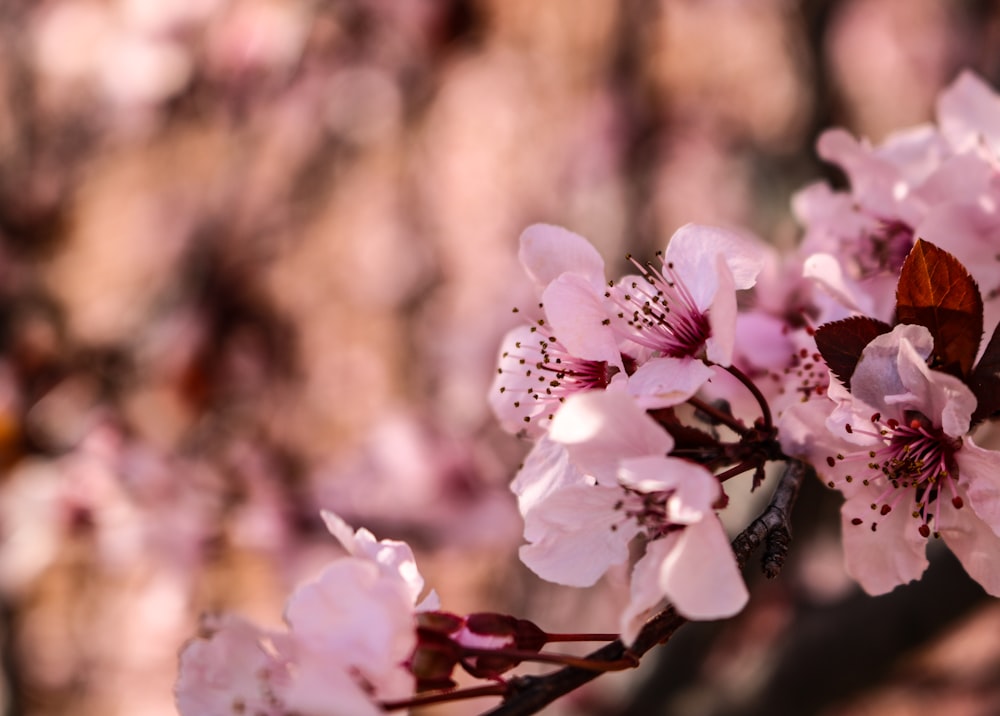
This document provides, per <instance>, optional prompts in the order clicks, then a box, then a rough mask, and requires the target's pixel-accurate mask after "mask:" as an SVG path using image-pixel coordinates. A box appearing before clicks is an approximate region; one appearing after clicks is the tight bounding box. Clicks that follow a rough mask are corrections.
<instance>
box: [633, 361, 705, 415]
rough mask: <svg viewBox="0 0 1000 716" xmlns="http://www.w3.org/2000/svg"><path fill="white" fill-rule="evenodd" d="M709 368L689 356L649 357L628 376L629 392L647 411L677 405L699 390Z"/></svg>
mask: <svg viewBox="0 0 1000 716" xmlns="http://www.w3.org/2000/svg"><path fill="white" fill-rule="evenodd" d="M711 377H712V369H711V368H709V367H708V366H707V365H705V364H704V363H703V362H701V361H700V360H695V359H692V358H670V357H666V356H664V357H660V358H652V359H651V360H649V361H647V362H646V363H644V364H643V365H641V366H639V369H638V370H636V371H635V373H633V374H632V375H631V376H629V379H628V392H629V394H630V395H632V396H633V397H634V398H635V400H636V402H637V403H638V404H639V406H640V407H642V408H645V409H646V410H651V409H653V408H667V407H670V406H672V405H678V404H679V403H683V402H684V401H685V400H687V399H688V398H690V397H691V396H692V395H694V394H695V393H697V392H698V390H699V389H700V388H701V387H702V386H703V385H704V384H705V382H706V381H707V380H708V379H709V378H711Z"/></svg>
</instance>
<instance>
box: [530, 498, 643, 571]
mask: <svg viewBox="0 0 1000 716" xmlns="http://www.w3.org/2000/svg"><path fill="white" fill-rule="evenodd" d="M621 494H622V493H621V490H620V489H618V488H613V487H602V486H600V485H575V486H570V487H566V488H563V489H561V490H558V491H556V492H553V493H551V494H549V495H548V496H547V497H546V499H545V500H544V501H542V502H540V503H537V504H536V505H535V506H534V508H533V509H532V510H531V511H530V512H529V513H527V514H526V515H525V530H524V533H525V538H527V539H529V540H530V541H531V542H532V544H528V545H524V546H523V547H521V549H520V556H521V561H522V562H524V563H525V564H526V565H527V566H528V567H529V568H530V569H531V570H532V571H533V572H535V574H537V575H538V576H539V577H541V578H542V579H546V580H548V581H550V582H556V583H558V584H566V585H569V586H572V587H589V586H590V585H592V584H593V583H594V582H596V581H597V580H598V579H599V578H600V576H601V575H602V574H604V572H606V571H607V569H608V567H610V566H611V565H612V564H621V563H622V562H624V561H625V560H626V559H628V543H629V541H630V540H631V539H632V538H633V537H634V536H635V534H636V532H637V530H638V526H637V525H636V524H635V521H634V520H629V519H625V517H624V515H623V514H622V513H621V512H620V511H618V510H615V503H616V502H617V501H618V500H619V499H620V498H621Z"/></svg>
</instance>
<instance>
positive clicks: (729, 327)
mask: <svg viewBox="0 0 1000 716" xmlns="http://www.w3.org/2000/svg"><path fill="white" fill-rule="evenodd" d="M726 262H727V258H726V256H725V255H721V254H720V255H719V256H717V257H716V259H715V264H716V274H717V276H718V279H719V287H718V289H717V290H716V292H715V296H713V297H712V306H711V308H709V310H708V321H709V324H710V325H711V327H712V333H711V335H710V336H709V337H708V340H707V341H705V355H706V356H707V357H708V359H709V360H710V361H712V362H713V363H718V364H719V365H721V366H728V365H730V364H731V363H732V362H733V347H734V345H735V343H736V284H735V283H734V279H733V274H732V272H730V270H729V266H728V265H727V263H726Z"/></svg>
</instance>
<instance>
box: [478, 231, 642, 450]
mask: <svg viewBox="0 0 1000 716" xmlns="http://www.w3.org/2000/svg"><path fill="white" fill-rule="evenodd" d="M518 256H519V258H520V260H521V265H522V266H523V267H524V270H525V272H526V273H527V274H528V276H529V277H531V279H532V280H533V281H534V283H535V286H536V288H537V290H538V294H539V297H540V299H541V301H540V303H539V304H538V306H537V308H531V309H529V310H526V311H524V314H525V317H526V318H527V319H528V320H529V321H530V323H528V324H526V325H522V326H518V327H516V328H514V329H513V330H511V331H510V332H508V333H507V335H506V336H505V337H504V339H503V342H502V344H501V350H500V359H499V367H498V369H497V375H496V377H495V379H494V381H493V385H492V387H491V388H490V393H489V396H490V404H491V406H492V407H493V411H494V413H496V415H497V418H498V419H499V420H500V424H501V425H502V426H503V427H504V428H505V429H506V430H508V431H510V432H514V433H520V434H524V435H529V436H532V437H538V436H539V435H541V434H542V433H543V432H544V431H545V429H546V427H547V425H548V423H549V421H551V419H552V417H553V415H554V414H555V411H556V409H557V408H558V407H559V404H560V402H561V401H562V400H563V399H564V398H565V397H566V396H568V395H572V394H573V393H576V392H580V391H585V390H594V389H603V388H605V387H606V386H608V385H609V384H610V383H611V381H612V380H613V379H614V378H615V376H617V375H623V372H624V364H623V363H622V356H621V352H620V351H619V348H618V339H617V338H616V336H615V333H614V331H613V330H612V329H611V326H610V323H611V321H610V318H609V317H610V315H611V314H610V311H611V308H612V307H611V306H610V304H609V302H608V301H607V300H606V298H605V297H604V293H605V289H606V287H605V283H604V259H602V258H601V255H600V254H599V253H598V252H597V250H596V249H595V248H594V247H593V246H592V245H591V244H590V242H588V241H587V240H586V239H584V238H583V237H582V236H578V235H577V234H574V233H573V232H571V231H568V230H566V229H563V228H560V227H557V226H549V225H544V224H536V225H534V226H530V227H528V228H527V229H525V231H524V232H523V233H522V234H521V238H520V250H519V253H518Z"/></svg>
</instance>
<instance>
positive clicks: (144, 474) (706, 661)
mask: <svg viewBox="0 0 1000 716" xmlns="http://www.w3.org/2000/svg"><path fill="white" fill-rule="evenodd" d="M962 67H970V68H972V69H974V70H977V71H978V72H980V73H981V74H982V75H983V76H984V77H985V78H986V79H987V80H988V81H990V82H992V83H993V84H994V86H996V81H997V80H998V79H1000V6H997V5H996V4H995V3H990V2H973V1H972V0H967V1H963V2H946V1H945V0H840V1H838V0H827V1H822V0H812V1H807V2H792V1H791V0H752V1H749V2H747V1H745V0H659V1H657V0H627V1H626V2H622V3H588V4H580V3H577V2H573V0H549V1H548V2H545V3H538V2H533V1H529V0H479V1H476V2H461V1H459V0H343V1H340V2H329V3H315V2H305V0H299V1H295V0H285V1H281V0H273V1H268V0H232V1H228V0H174V1H173V2H155V1H153V0H117V1H116V0H103V1H102V0H49V1H47V2H25V1H23V0H5V1H4V2H0V460H2V465H3V473H2V482H0V537H2V542H0V637H2V643H3V649H2V652H0V660H2V665H3V683H2V685H0V686H2V688H0V704H3V708H4V709H5V712H6V713H7V714H31V715H39V716H40V715H43V714H44V715H46V716H49V715H52V716H61V715H69V714H73V715H74V716H78V715H90V714H101V715H105V716H116V715H118V714H121V715H125V714H129V715H130V716H134V715H138V714H142V715H144V716H146V715H149V716H159V715H160V714H173V713H175V709H174V706H173V698H172V693H171V688H172V684H173V680H174V678H175V672H176V653H177V650H178V648H179V647H180V646H181V645H182V644H183V643H184V641H185V640H186V639H188V638H190V637H191V636H192V635H194V634H195V633H196V631H197V625H198V617H199V615H200V614H202V613H204V612H206V611H217V610H234V611H238V612H240V613H242V614H244V615H246V616H248V617H250V618H253V619H255V620H258V621H259V622H261V623H263V624H269V625H274V624H279V623H280V619H281V605H282V603H283V601H284V599H285V597H286V595H287V594H288V592H289V591H290V590H291V589H292V588H293V587H294V585H295V584H296V583H298V582H299V581H301V580H303V579H306V578H308V577H310V576H312V575H314V574H315V573H316V572H317V571H318V569H319V568H320V566H321V565H322V564H323V563H324V561H325V560H328V559H330V558H331V557H333V556H335V555H336V554H337V552H336V550H335V549H334V547H333V542H334V540H332V538H330V537H329V535H327V534H326V533H325V532H324V530H323V527H322V523H321V521H320V519H319V514H318V513H319V510H320V509H321V508H328V509H332V510H335V511H337V512H339V513H341V514H342V515H343V516H344V517H345V519H347V520H348V521H349V522H352V523H353V524H355V525H356V526H361V525H364V526H367V527H369V528H370V529H372V530H373V531H374V532H375V533H376V534H377V535H378V536H380V537H393V538H404V539H407V540H409V541H410V542H411V543H412V544H413V545H414V547H415V549H417V550H418V559H419V561H420V565H421V567H422V569H423V571H424V573H425V575H426V576H427V577H428V580H429V581H430V583H431V584H432V585H434V586H435V587H436V589H437V590H438V592H439V593H440V594H441V596H442V599H443V602H444V606H445V607H446V608H448V609H450V610H453V611H456V612H463V611H474V610H486V609H491V610H499V611H509V612H513V613H515V614H517V615H519V616H523V617H527V618H531V619H534V620H536V621H537V622H538V623H539V624H540V625H541V626H543V627H544V628H546V629H549V630H551V631H570V630H576V631H579V630H588V629H590V630H595V631H608V630H609V629H610V628H612V627H611V625H613V624H615V623H616V622H617V612H616V610H617V609H618V608H619V607H620V606H621V604H622V603H623V601H624V589H625V583H624V576H623V575H618V577H617V578H615V577H614V576H612V577H611V578H609V579H607V580H605V582H604V583H602V584H601V585H600V586H599V587H597V588H595V589H594V590H589V591H580V590H571V589H564V588H557V587H554V586H551V585H546V584H544V583H542V582H540V581H539V580H537V579H536V578H534V577H533V576H532V575H531V574H530V573H528V572H527V570H526V569H525V568H523V567H522V566H520V565H519V563H518V562H517V558H516V548H517V545H518V544H519V543H520V533H521V525H520V522H519V517H518V515H517V511H516V507H515V504H514V501H513V497H512V496H511V495H510V494H509V493H508V491H507V483H508V482H509V480H510V477H511V476H512V474H513V472H514V470H515V469H516V466H517V464H518V461H519V460H520V459H521V457H522V456H523V454H524V452H525V450H526V447H527V446H526V444H524V443H522V442H520V441H518V440H516V439H515V438H512V437H509V436H507V435H504V434H503V433H502V432H501V431H500V430H499V428H497V427H496V426H495V425H494V422H493V420H492V417H491V415H490V413H489V409H488V406H487V403H486V397H485V396H486V391H487V388H488V386H489V381H490V379H491V377H492V372H493V370H494V360H495V356H496V350H497V346H498V343H499V339H500V336H501V335H502V334H503V332H504V331H505V330H506V329H507V328H509V327H510V326H511V325H513V323H514V320H515V317H514V316H512V315H511V307H512V306H514V305H517V304H518V303H523V302H524V301H526V300H530V299H529V296H530V290H529V285H528V282H527V279H526V278H525V277H524V276H523V275H522V272H521V269H520V266H519V265H518V263H517V257H516V252H517V237H518V235H519V233H520V231H521V230H522V229H523V228H524V227H526V226H527V225H529V224H530V223H533V222H537V221H545V222H550V223H557V224H562V225H565V226H567V227H569V228H571V229H573V230H575V231H577V232H579V233H581V234H583V235H585V236H587V237H588V238H590V239H591V240H592V241H593V242H594V243H595V244H596V245H597V246H598V247H599V248H600V249H601V250H602V252H603V253H604V255H605V257H606V258H607V261H608V265H609V269H610V270H611V271H612V272H615V271H617V270H618V269H620V268H622V267H623V265H624V254H625V252H626V251H633V252H636V253H637V254H638V255H652V253H653V251H655V250H657V249H658V248H662V246H663V244H664V243H665V241H666V240H667V238H668V237H669V236H670V234H671V233H672V232H673V231H674V230H675V229H676V228H677V227H679V226H680V225H682V224H684V223H687V222H690V221H693V222H702V223H716V224H723V225H731V226H743V227H747V228H749V229H751V230H753V231H755V232H756V233H758V234H759V235H760V236H762V237H763V238H765V239H767V240H769V241H771V242H773V243H775V244H776V245H778V246H781V247H784V248H788V247H791V246H793V245H794V244H795V241H796V239H797V236H798V228H797V227H796V226H795V224H794V222H793V221H792V219H791V216H790V212H789V198H790V196H791V193H792V192H793V191H794V190H795V189H797V188H798V187H800V186H801V185H803V184H804V183H805V182H807V181H811V180H814V179H816V178H818V177H822V176H824V172H827V173H828V174H829V172H830V170H829V168H824V167H822V166H820V165H819V164H818V162H817V160H816V158H815V155H814V153H813V151H812V145H813V142H814V140H815V138H816V136H817V134H818V132H820V131H821V130H822V129H823V128H825V127H828V126H832V125H841V126H845V127H847V128H848V129H849V130H850V131H852V132H854V133H856V134H859V135H861V136H865V137H868V138H869V139H871V140H872V141H873V142H877V141H879V140H881V139H882V138H884V137H885V136H886V135H887V134H888V133H890V132H891V131H893V130H895V129H899V128H903V127H906V126H909V125H913V124H916V123H920V122H923V121H927V120H929V119H930V117H931V111H932V107H933V100H934V96H935V94H936V93H937V92H938V91H939V90H940V88H941V87H943V86H944V85H945V84H947V83H948V82H949V81H950V80H951V79H952V78H953V77H954V76H955V74H956V73H957V72H958V70H959V69H960V68H962ZM830 176H831V177H832V174H830ZM832 178H833V179H836V177H832ZM836 509H837V503H836V498H835V497H831V496H830V495H827V494H824V493H822V492H821V491H820V490H814V491H807V494H806V495H804V497H803V502H802V504H801V505H800V509H799V512H800V514H799V518H800V520H801V521H802V523H803V524H802V527H801V529H800V530H799V539H798V541H797V542H796V544H795V546H794V548H793V549H794V550H795V553H796V554H797V555H798V558H797V559H793V561H792V564H790V566H789V569H788V570H787V571H786V574H785V575H784V576H783V578H782V579H781V580H779V581H778V582H776V583H769V584H757V585H753V586H752V588H751V589H752V591H753V592H754V594H755V596H754V599H753V601H752V603H751V606H750V608H749V609H748V610H747V612H746V613H744V614H743V615H741V616H740V617H738V618H737V619H736V620H734V621H732V622H731V623H728V624H725V625H698V626H693V627H691V628H690V629H689V630H686V631H684V632H682V634H681V636H679V638H678V640H677V643H676V644H671V646H670V648H669V649H667V650H663V651H664V654H663V655H662V658H659V659H656V658H650V659H647V663H645V664H644V665H643V667H642V668H641V669H640V670H638V671H637V672H633V673H629V674H619V675H611V676H607V677H603V678H602V679H600V680H598V681H597V682H595V683H594V684H593V685H591V686H590V687H588V688H587V689H585V690H583V691H581V692H580V693H578V694H574V695H572V696H570V697H568V698H567V699H564V701H563V702H562V703H560V704H558V705H554V706H553V707H551V708H550V709H549V711H547V712H546V713H552V714H591V715H597V714H607V715H610V714H624V713H635V714H649V713H666V712H667V710H668V709H671V708H672V709H675V710H674V711H672V713H684V714H691V715H696V716H697V715H699V714H703V715H705V716H709V715H711V716H724V715H726V714H756V713H796V714H804V713H823V714H826V715H827V716H847V715H849V714H851V715H859V714H868V713H878V714H881V715H883V716H884V715H892V714H924V713H931V711H932V709H933V712H934V713H935V714H937V715H939V716H940V715H941V714H970V715H972V714H984V715H985V714H992V713H998V712H1000V684H998V676H997V674H998V673H1000V637H998V636H997V635H998V634H1000V626H998V621H1000V610H998V609H997V608H996V606H995V605H992V604H988V603H986V602H984V601H982V599H981V596H980V595H979V594H978V593H977V592H976V591H975V590H974V588H973V587H971V586H968V585H966V584H965V582H964V581H963V580H964V579H965V578H964V576H959V573H960V571H961V570H957V571H956V570H955V569H954V568H953V565H950V563H949V562H947V561H943V562H942V564H941V566H940V567H939V568H938V570H937V571H936V572H935V571H934V569H932V572H931V574H930V575H929V576H928V579H927V580H926V583H924V584H921V585H919V587H917V588H914V589H909V588H907V589H905V590H900V591H899V592H898V593H896V594H894V596H893V597H890V598H885V599H881V600H869V599H864V598H860V597H858V595H857V592H856V590H855V588H854V587H853V586H852V585H851V584H850V583H849V582H848V580H847V578H846V577H845V575H844V574H843V572H842V570H841V568H840V554H839V547H838V545H837V540H836V525H835V522H834V521H832V520H831V517H835V514H836ZM747 514H748V515H749V514H750V513H747ZM948 570H951V571H948ZM935 575H936V576H935ZM956 583H958V586H956ZM915 624H917V625H919V626H914V625H915ZM893 625H897V626H898V629H895V628H893ZM851 635H853V637H854V638H855V640H854V641H852V640H851ZM803 655H806V656H803ZM796 669H798V670H796ZM837 674H839V676H838V675H837ZM823 684H827V686H823ZM783 699H784V700H783ZM796 699H797V700H796ZM492 703H493V701H490V700H480V701H477V702H472V703H470V704H460V705H455V706H450V707H447V708H444V707H441V708H438V709H435V710H430V709H429V710H427V711H426V713H440V714H466V713H477V712H480V711H482V710H485V709H486V708H487V707H488V706H490V705H491V704H492Z"/></svg>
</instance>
